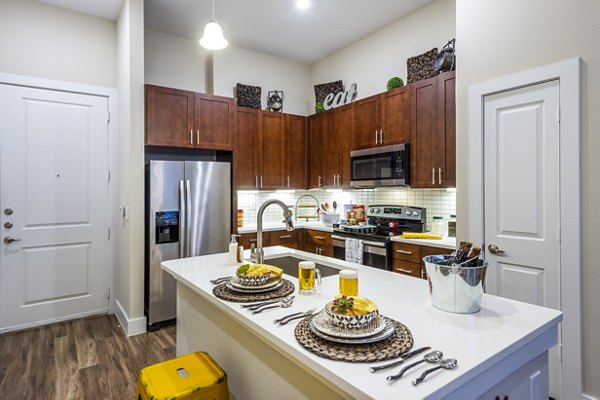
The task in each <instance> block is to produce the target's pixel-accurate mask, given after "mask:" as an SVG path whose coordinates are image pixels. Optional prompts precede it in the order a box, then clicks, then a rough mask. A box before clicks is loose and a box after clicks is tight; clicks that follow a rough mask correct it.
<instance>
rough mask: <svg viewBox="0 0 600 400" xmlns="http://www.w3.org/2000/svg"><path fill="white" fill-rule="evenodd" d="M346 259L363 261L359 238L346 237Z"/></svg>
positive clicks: (358, 262) (361, 244)
mask: <svg viewBox="0 0 600 400" xmlns="http://www.w3.org/2000/svg"><path fill="white" fill-rule="evenodd" d="M346 261H348V262H353V263H357V264H362V263H363V242H362V240H360V239H346Z"/></svg>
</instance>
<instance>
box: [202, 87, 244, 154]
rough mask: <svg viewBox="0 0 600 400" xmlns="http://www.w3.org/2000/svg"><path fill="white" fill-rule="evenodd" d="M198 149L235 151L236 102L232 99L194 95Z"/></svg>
mask: <svg viewBox="0 0 600 400" xmlns="http://www.w3.org/2000/svg"><path fill="white" fill-rule="evenodd" d="M194 103H195V104H194V110H195V113H194V116H195V118H194V120H195V132H194V133H195V135H196V137H195V138H194V140H195V144H196V147H199V148H203V149H213V150H233V140H234V139H233V134H234V131H235V114H236V112H235V111H236V108H235V100H234V99H232V98H230V97H221V96H211V95H205V94H200V93H195V94H194Z"/></svg>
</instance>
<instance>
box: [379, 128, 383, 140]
mask: <svg viewBox="0 0 600 400" xmlns="http://www.w3.org/2000/svg"><path fill="white" fill-rule="evenodd" d="M379 144H383V129H380V130H379Z"/></svg>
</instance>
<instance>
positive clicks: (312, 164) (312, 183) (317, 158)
mask: <svg viewBox="0 0 600 400" xmlns="http://www.w3.org/2000/svg"><path fill="white" fill-rule="evenodd" d="M322 126H323V119H322V118H321V115H320V114H315V115H311V116H310V117H308V148H307V149H308V154H307V166H308V177H309V178H308V187H309V189H314V188H318V187H320V186H321V180H322V176H321V161H322V160H321V154H322V151H321V150H322V147H321V128H322Z"/></svg>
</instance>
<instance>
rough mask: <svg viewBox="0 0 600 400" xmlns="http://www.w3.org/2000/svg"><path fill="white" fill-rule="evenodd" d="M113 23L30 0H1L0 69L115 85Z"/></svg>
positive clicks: (23, 73)
mask: <svg viewBox="0 0 600 400" xmlns="http://www.w3.org/2000/svg"><path fill="white" fill-rule="evenodd" d="M116 43H117V30H116V24H115V22H114V21H110V20H107V19H103V18H97V17H93V16H89V15H85V14H80V13H77V12H73V11H67V10H65V9H62V8H58V7H53V6H50V5H47V4H44V3H39V2H37V1H32V0H1V1H0V72H5V73H11V74H18V75H28V76H35V77H40V78H48V79H55V80H61V81H67V82H76V83H84V84H90V85H97V86H106V87H116V86H117V68H116V65H117V62H116V58H117V46H116Z"/></svg>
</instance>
